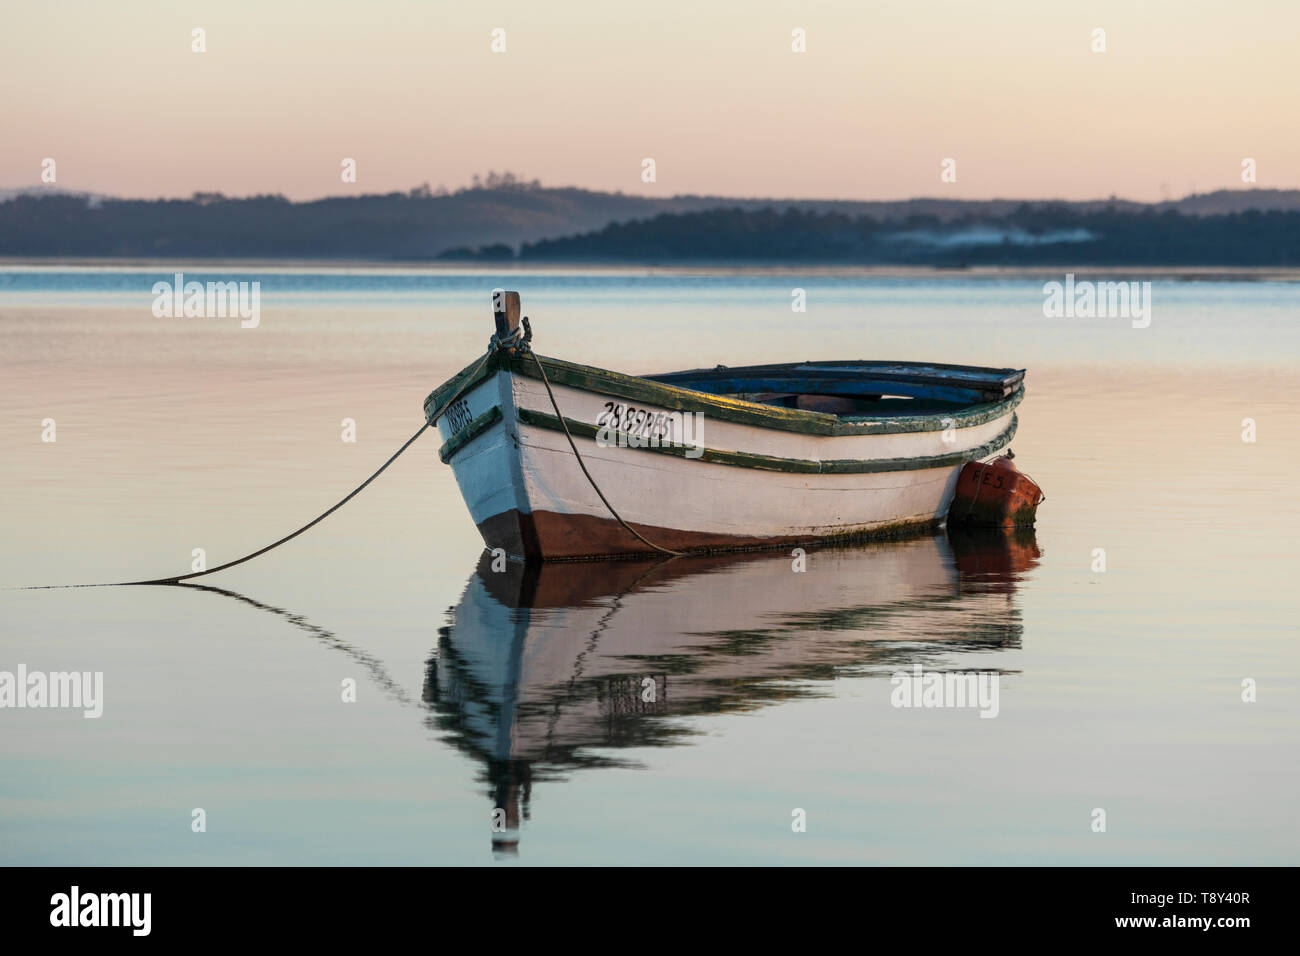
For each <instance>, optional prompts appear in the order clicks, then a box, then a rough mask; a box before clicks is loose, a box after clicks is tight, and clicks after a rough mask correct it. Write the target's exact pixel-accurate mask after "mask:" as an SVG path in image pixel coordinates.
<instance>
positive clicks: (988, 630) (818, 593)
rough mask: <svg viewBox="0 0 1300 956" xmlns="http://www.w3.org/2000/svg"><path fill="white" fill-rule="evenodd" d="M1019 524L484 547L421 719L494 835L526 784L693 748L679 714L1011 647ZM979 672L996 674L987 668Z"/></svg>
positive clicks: (806, 692) (1025, 561) (518, 811)
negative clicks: (677, 549) (647, 752)
mask: <svg viewBox="0 0 1300 956" xmlns="http://www.w3.org/2000/svg"><path fill="white" fill-rule="evenodd" d="M1038 557H1039V550H1038V547H1037V544H1036V542H1035V540H1034V535H1033V531H1032V529H1026V530H1020V531H1017V532H1012V533H1008V532H1001V531H993V532H988V531H970V530H960V529H956V528H953V529H949V531H948V532H947V533H941V534H938V535H934V536H928V535H927V536H924V537H915V538H911V539H906V540H900V541H888V542H878V543H874V544H863V545H856V546H852V547H826V548H819V549H809V550H807V551H806V552H805V553H804V556H803V558H802V560H803V563H804V566H805V567H806V570H804V571H803V572H797V571H796V570H795V565H796V561H797V558H796V556H794V555H792V554H791V553H789V552H784V551H782V552H760V553H750V554H740V555H737V554H732V555H714V556H698V557H682V558H674V559H669V560H658V561H618V562H608V563H596V564H593V563H583V564H533V565H525V564H518V563H514V562H501V561H498V562H497V564H496V567H497V568H498V569H499V570H494V569H493V568H494V564H493V558H492V555H491V554H490V553H489V552H484V553H483V555H482V557H481V558H480V560H479V563H478V567H477V568H476V570H475V572H474V574H473V575H472V576H471V578H470V580H469V582H468V584H467V585H466V588H465V592H464V594H463V596H462V597H461V600H460V603H459V604H458V605H457V606H456V607H454V608H452V609H450V610H449V612H448V615H449V623H448V624H447V625H446V626H445V627H443V628H441V629H440V630H439V640H438V648H437V651H436V653H435V654H434V655H433V656H432V657H431V658H430V660H429V662H428V665H427V668H426V674H425V683H424V689H423V702H424V704H425V705H426V706H427V707H428V708H430V710H431V711H432V714H431V716H430V717H429V723H430V726H431V727H433V728H434V729H436V730H438V731H439V732H440V733H441V734H442V736H443V737H444V739H446V740H447V741H448V742H450V743H452V744H454V745H455V746H457V747H458V748H459V749H461V750H462V751H464V752H466V753H469V754H471V755H473V756H474V757H475V758H477V759H478V760H479V761H481V763H482V766H483V780H484V782H485V783H486V784H487V785H488V788H489V791H490V795H491V799H492V801H493V804H492V805H493V812H494V814H495V815H496V816H497V818H498V819H497V820H496V825H495V826H494V831H495V832H494V833H493V848H494V850H496V851H498V852H504V853H511V852H514V851H515V850H516V849H517V845H518V836H519V828H520V825H521V822H522V821H523V820H526V819H527V818H528V814H529V800H530V797H531V791H532V786H533V784H534V783H535V782H539V781H542V780H545V779H548V778H558V777H561V776H563V775H564V774H566V773H568V772H571V771H573V770H576V769H581V768H599V767H628V766H636V765H637V764H636V762H635V761H634V760H629V759H625V758H621V757H620V756H618V751H619V750H620V749H627V748H633V747H652V746H671V745H680V744H686V743H689V740H690V737H691V736H692V733H693V731H692V730H691V729H690V725H689V723H688V722H687V721H684V720H682V719H680V718H683V717H690V716H696V715H708V714H721V713H729V712H740V711H747V710H753V709H756V708H761V707H764V706H768V705H772V704H776V703H779V702H781V701H785V700H791V699H797V698H802V697H809V696H816V695H819V694H824V693H827V692H828V687H827V686H826V685H825V682H827V681H830V680H832V679H834V678H836V677H840V676H844V675H846V674H860V675H870V674H877V673H879V674H888V673H892V672H894V671H896V670H905V669H908V668H911V667H912V666H913V665H915V664H921V665H923V666H940V665H941V662H942V660H943V658H944V656H945V655H947V654H951V653H954V652H967V653H968V652H990V653H993V652H998V651H1003V650H1007V649H1012V648H1016V647H1019V646H1020V642H1021V637H1022V624H1021V615H1020V609H1019V607H1018V605H1017V604H1016V602H1015V600H1014V595H1015V590H1016V586H1017V582H1018V581H1019V580H1020V579H1021V578H1022V576H1023V575H1024V574H1025V573H1026V572H1027V571H1029V570H1030V569H1031V568H1032V567H1033V566H1034V564H1036V562H1037V559H1038ZM980 669H981V670H985V671H993V672H997V671H999V670H1000V669H999V668H998V667H996V666H981V667H980Z"/></svg>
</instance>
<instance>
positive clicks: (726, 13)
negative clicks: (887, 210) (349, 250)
mask: <svg viewBox="0 0 1300 956" xmlns="http://www.w3.org/2000/svg"><path fill="white" fill-rule="evenodd" d="M3 19H4V23H3V29H2V30H0V88H3V90H4V94H3V100H2V101H0V102H2V103H3V105H2V106H0V119H2V123H0V128H2V129H3V133H2V135H0V188H20V187H29V186H39V185H40V177H41V168H42V167H41V164H42V160H43V159H45V158H47V157H48V158H53V159H54V160H55V161H56V169H57V186H58V187H59V188H63V189H69V190H77V191H91V192H99V193H107V194H111V195H119V196H133V197H152V196H172V197H176V196H188V195H190V194H191V193H193V192H195V191H197V190H207V191H221V192H224V193H227V194H229V195H247V194H252V193H283V194H284V195H286V196H289V197H291V198H295V199H306V198H314V197H319V196H326V195H355V194H360V193H373V192H387V191H391V190H406V189H409V188H411V187H413V186H416V185H418V184H420V183H423V182H428V183H430V184H431V185H432V186H434V187H436V186H437V185H439V184H444V185H446V186H447V187H449V188H453V189H454V188H457V187H460V186H464V185H467V184H468V183H469V181H470V177H471V176H472V175H474V174H475V173H486V172H487V171H488V170H489V169H496V170H510V171H513V172H515V173H516V174H518V175H520V176H523V177H525V178H527V179H533V178H537V179H540V180H541V181H542V182H543V183H544V184H545V185H548V186H563V185H574V186H583V187H588V188H592V189H606V190H622V191H624V192H627V193H633V194H644V195H649V196H667V195H673V194H680V193H701V194H705V193H707V194H713V195H725V196H764V197H774V198H842V199H899V198H907V197H913V196H947V197H954V198H992V197H1011V198H1064V199H1086V198H1097V197H1105V196H1109V195H1112V194H1114V195H1119V196H1121V197H1125V198H1131V199H1142V200H1155V199H1161V198H1177V197H1179V196H1183V195H1186V194H1187V193H1189V192H1192V191H1199V192H1208V191H1211V190H1214V189H1221V188H1237V189H1240V188H1247V187H1246V186H1245V184H1243V182H1242V180H1241V168H1242V167H1241V164H1242V160H1243V159H1244V158H1246V157H1250V158H1253V159H1255V161H1256V163H1257V177H1258V181H1257V184H1256V188H1284V189H1285V188H1300V39H1298V37H1300V2H1298V0H1257V2H1252V3H1243V2H1234V0H1220V2H1207V0H1093V2H1073V0H990V2H985V3H975V2H970V0H871V2H865V0H859V2H848V0H834V2H819V3H813V2H806V3H805V2H769V0H744V2H731V0H726V2H717V0H693V2H679V0H671V2H669V0H644V2H627V3H624V2H613V0H594V2H588V0H564V2H538V0H529V2H513V0H512V2H494V0H488V2H463V3H441V2H430V0H371V2H360V0H358V2H339V0H314V2H306V0H304V2H287V0H219V2H217V0H214V2H184V0H175V2H158V0H123V2H114V3H103V2H97V0H94V2H92V0H67V2H57V3H56V2H51V3H22V4H18V3H11V4H9V5H8V6H7V9H6V10H5V13H4V18H3ZM195 28H202V29H203V30H204V31H205V33H206V36H205V40H206V52H203V53H195V52H193V51H192V49H191V46H192V42H193V40H192V31H193V30H194V29H195ZM495 28H502V29H504V30H505V42H506V50H505V52H504V53H494V52H492V49H491V45H492V31H493V30H494V29H495ZM796 28H797V29H802V30H804V31H806V46H807V52H804V53H795V52H793V51H792V49H791V45H792V31H794V30H795V29H796ZM1096 28H1101V29H1103V30H1104V31H1105V44H1106V50H1105V52H1104V53H1094V52H1092V49H1091V48H1092V45H1093V31H1094V29H1096ZM345 157H350V158H354V159H355V160H356V163H357V182H356V183H345V182H342V181H341V178H340V170H341V163H342V160H343V159H344V158H345ZM645 157H652V158H653V159H654V160H655V163H656V173H657V181H656V182H655V183H650V184H647V183H643V182H642V181H641V161H642V159H643V158H645ZM947 158H952V159H955V160H956V170H957V181H956V182H952V183H945V182H941V181H940V169H941V164H942V161H943V160H944V159H947Z"/></svg>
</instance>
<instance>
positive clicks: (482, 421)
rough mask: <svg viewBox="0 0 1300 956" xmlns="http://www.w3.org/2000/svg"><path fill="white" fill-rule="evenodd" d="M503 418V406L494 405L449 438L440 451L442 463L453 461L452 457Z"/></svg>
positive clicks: (439, 455)
mask: <svg viewBox="0 0 1300 956" xmlns="http://www.w3.org/2000/svg"><path fill="white" fill-rule="evenodd" d="M501 417H502V416H501V406H500V405H493V406H492V407H491V408H489V409H488V410H487V411H486V412H484V413H483V414H482V415H480V416H479V417H478V418H476V419H474V420H473V421H472V422H470V423H469V424H468V425H466V426H465V427H464V428H462V429H461V430H460V431H458V432H456V434H454V435H452V436H451V437H450V438H448V439H447V440H446V442H444V443H443V446H442V447H441V448H439V449H438V457H439V458H441V459H442V463H443V464H444V465H445V464H447V462H449V461H451V458H452V456H453V455H455V454H456V452H458V451H460V450H461V449H462V448H464V447H465V446H466V445H468V444H469V443H470V442H472V441H473V440H474V439H475V438H478V436H479V435H481V434H483V433H484V432H485V431H487V430H488V429H489V428H491V427H492V426H493V425H495V424H496V423H497V422H499V421H501Z"/></svg>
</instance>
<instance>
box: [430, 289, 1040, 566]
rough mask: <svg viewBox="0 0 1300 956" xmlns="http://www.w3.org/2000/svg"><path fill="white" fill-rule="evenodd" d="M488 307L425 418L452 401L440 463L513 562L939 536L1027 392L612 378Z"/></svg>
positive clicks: (503, 299) (918, 371)
mask: <svg viewBox="0 0 1300 956" xmlns="http://www.w3.org/2000/svg"><path fill="white" fill-rule="evenodd" d="M494 311H495V318H496V334H495V336H494V337H493V347H492V349H491V350H490V353H489V354H488V355H487V356H486V357H485V358H484V359H480V360H479V361H478V362H476V363H474V364H472V365H470V366H468V367H467V368H466V369H464V370H462V371H461V372H460V373H458V374H457V375H455V376H453V377H452V378H451V379H449V380H448V381H447V382H445V383H443V384H442V385H441V386H439V387H438V388H437V389H435V390H434V391H433V393H432V394H430V395H429V397H428V398H427V399H426V400H425V403H424V410H425V416H426V418H429V417H431V416H433V415H434V414H436V413H438V412H439V411H440V410H441V409H442V408H443V406H444V405H446V406H447V408H446V411H445V413H443V414H442V415H441V417H440V418H439V419H438V422H437V427H438V429H439V431H440V433H441V435H442V438H443V439H444V444H443V445H442V448H441V449H440V451H439V456H440V457H441V459H442V460H443V462H445V463H448V464H450V465H451V467H452V470H453V471H454V473H455V476H456V481H457V483H458V484H459V486H460V490H461V494H462V495H463V496H464V499H465V503H466V504H467V505H468V506H469V510H470V514H471V515H472V517H473V519H474V522H475V523H476V524H477V525H478V528H479V530H480V532H481V533H482V535H483V540H484V541H485V542H486V544H487V546H488V547H489V548H493V549H495V548H501V549H504V551H505V552H506V553H507V554H509V555H510V556H511V557H514V558H519V559H526V560H527V559H542V560H549V559H566V558H584V557H602V556H627V555H634V554H639V553H647V552H653V551H655V550H668V551H673V552H686V551H717V550H735V549H748V548H759V547H767V546H776V545H793V544H800V543H806V542H813V541H818V540H822V539H827V538H850V537H873V536H889V535H893V534H897V533H898V532H900V531H903V530H908V529H915V528H918V527H923V526H927V525H928V526H937V525H939V524H941V523H942V522H943V520H944V516H945V514H946V512H947V509H948V505H949V502H950V501H951V500H952V496H953V492H954V488H955V484H956V479H957V474H958V472H959V471H960V469H961V467H962V465H964V464H965V463H966V462H968V461H972V460H979V459H983V458H986V457H989V456H992V455H993V454H994V453H996V452H997V451H999V450H1000V449H1002V448H1004V447H1005V446H1006V445H1007V444H1008V443H1009V442H1010V441H1011V438H1012V436H1013V435H1014V434H1015V431H1016V424H1017V419H1016V415H1015V409H1016V406H1017V405H1019V404H1020V401H1021V399H1022V398H1023V397H1024V385H1023V380H1024V374H1025V373H1024V370H1023V369H1009V368H1003V369H992V368H978V367H974V366H964V365H938V364H924V363H917V362H870V361H826V362H796V363H790V364H783V365H757V366H748V367H744V368H727V367H725V366H721V365H719V366H717V367H716V368H712V369H696V370H692V371H684V372H673V373H669V374H655V375H643V376H632V375H624V374H621V373H619V372H613V371H608V370H606V369H601V368H593V367H591V366H586V365H578V364H575V363H572V362H566V361H562V360H560V359H555V358H547V357H544V356H540V355H537V354H536V353H534V352H533V351H532V350H531V348H530V346H529V345H528V339H529V338H530V337H531V329H530V327H529V325H528V320H527V319H526V318H525V319H523V326H522V327H521V326H520V318H519V315H520V310H519V296H518V294H517V293H514V292H501V291H500V290H498V291H497V292H496V293H495V294H494ZM448 403H449V404H448ZM565 426H567V430H568V433H567V434H566V432H565ZM570 439H572V445H571V444H570ZM575 452H577V453H579V454H580V455H581V459H579V457H578V454H575ZM597 488H599V489H600V493H598V492H597ZM602 494H603V496H604V499H605V500H602Z"/></svg>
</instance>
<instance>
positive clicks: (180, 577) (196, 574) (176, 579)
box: [21, 336, 500, 591]
mask: <svg viewBox="0 0 1300 956" xmlns="http://www.w3.org/2000/svg"><path fill="white" fill-rule="evenodd" d="M499 347H500V344H499V343H498V342H497V338H496V336H493V337H492V342H491V343H490V344H489V345H488V350H487V352H486V353H485V354H484V356H483V358H482V360H481V361H480V362H479V363H478V365H476V366H475V367H474V371H472V372H470V373H469V374H468V375H466V376H465V377H464V378H463V379H462V380H461V383H460V385H459V386H458V387H457V389H456V391H455V392H453V393H452V396H451V398H449V399H447V400H446V401H445V402H443V403H442V408H440V409H438V410H437V411H436V412H434V413H433V415H431V416H430V417H429V418H428V420H427V421H426V422H425V423H424V424H423V425H421V426H420V428H419V430H418V431H416V433H415V434H414V435H412V436H411V437H410V438H408V439H407V440H406V441H405V443H403V445H402V447H401V448H399V449H397V451H396V452H394V453H393V456H392V457H391V458H389V459H388V461H386V462H384V463H383V464H382V465H380V466H379V470H378V471H376V472H375V473H374V474H373V475H371V476H370V477H369V478H367V479H366V480H365V481H363V482H362V483H361V484H359V485H357V487H356V488H354V489H352V491H351V492H350V493H349V494H348V495H347V497H346V498H344V499H342V500H341V501H339V502H338V503H337V504H335V505H334V506H333V507H332V508H330V509H329V510H328V511H325V512H323V513H321V514H319V515H317V516H316V517H315V518H313V519H312V520H311V521H309V522H307V523H306V524H305V525H303V526H302V527H301V528H299V529H298V530H297V531H293V532H291V533H289V534H286V535H285V536H284V537H283V538H280V539H279V540H278V541H272V542H271V543H270V544H268V545H267V546H266V547H264V548H258V549H257V550H256V551H254V552H252V553H250V554H246V555H244V556H243V557H242V558H236V559H235V560H234V561H227V562H226V563H225V564H221V565H218V566H217V567H215V568H208V569H207V570H204V571H192V572H190V573H189V574H177V575H173V576H172V577H170V578H151V579H149V580H146V581H114V582H108V583H104V584H45V585H37V586H35V587H28V588H22V589H21V590H24V591H44V590H52V589H55V588H117V587H134V586H135V585H143V584H180V583H181V582H182V581H190V580H193V579H194V578H201V577H205V576H206V575H209V574H216V573H217V572H218V571H225V570H227V569H229V568H233V567H235V566H236V565H240V564H243V563H245V562H246V561H252V560H253V559H254V558H259V557H261V556H262V555H264V554H266V553H267V552H268V551H273V550H275V549H276V548H278V547H280V545H282V544H288V543H289V542H290V541H292V540H293V539H294V538H296V537H298V535H300V534H302V533H303V532H304V531H309V530H311V529H312V528H314V527H316V525H318V524H320V523H321V522H322V521H324V520H325V519H326V518H328V517H329V516H330V515H332V514H333V513H334V512H336V511H338V510H339V509H340V508H342V507H343V506H344V505H345V504H347V503H348V502H349V501H351V500H352V499H353V498H355V497H356V496H357V495H359V494H360V493H361V492H362V491H363V490H364V489H365V487H366V486H367V485H369V484H370V483H371V482H372V481H374V480H375V479H376V478H378V477H379V476H380V475H382V474H383V473H384V471H385V470H387V468H388V466H389V465H391V464H392V463H393V462H395V461H397V459H398V458H399V457H400V456H401V454H402V452H404V451H406V449H408V448H410V447H411V446H412V445H413V444H415V440H416V439H417V438H419V437H420V436H421V435H423V434H424V432H425V430H426V429H428V428H430V427H431V426H432V425H433V423H434V422H436V421H437V420H438V419H439V418H441V417H442V415H443V413H444V412H446V411H447V409H448V408H450V407H451V403H452V402H454V401H455V400H456V399H458V398H460V394H461V392H463V391H464V390H465V386H467V385H468V384H469V383H470V382H471V381H473V380H474V376H476V375H477V374H478V373H479V370H480V369H482V368H483V366H484V365H485V364H487V360H488V359H489V358H491V357H492V355H493V353H494V352H496V350H497V349H498V348H499Z"/></svg>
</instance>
